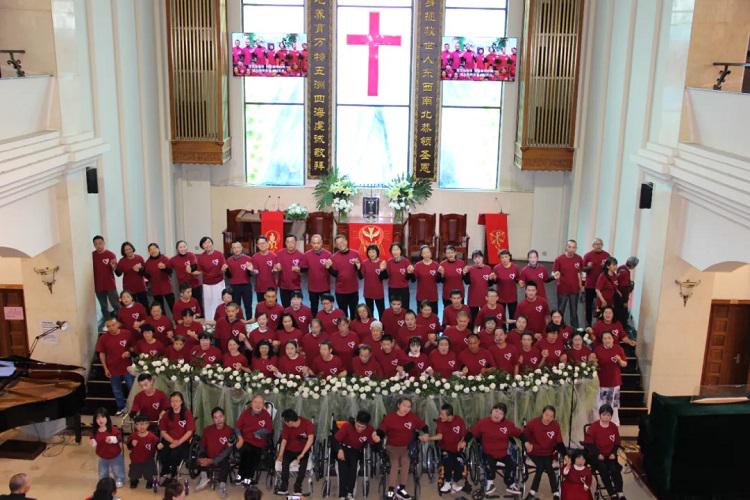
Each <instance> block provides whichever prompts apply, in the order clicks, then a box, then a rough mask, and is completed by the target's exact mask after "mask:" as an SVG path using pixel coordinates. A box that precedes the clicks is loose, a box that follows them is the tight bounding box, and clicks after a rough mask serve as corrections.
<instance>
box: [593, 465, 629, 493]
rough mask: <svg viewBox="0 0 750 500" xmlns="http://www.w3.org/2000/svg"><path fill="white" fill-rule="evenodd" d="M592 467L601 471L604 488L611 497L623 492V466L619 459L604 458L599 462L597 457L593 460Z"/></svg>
mask: <svg viewBox="0 0 750 500" xmlns="http://www.w3.org/2000/svg"><path fill="white" fill-rule="evenodd" d="M591 466H592V467H593V468H594V469H596V470H597V471H599V475H600V476H601V478H602V482H603V483H604V487H605V488H607V493H609V495H610V496H612V495H614V494H616V493H618V492H621V491H622V466H621V465H620V463H619V462H618V461H617V459H614V460H610V459H609V458H606V457H605V458H604V460H599V459H598V458H597V457H593V458H592V459H591Z"/></svg>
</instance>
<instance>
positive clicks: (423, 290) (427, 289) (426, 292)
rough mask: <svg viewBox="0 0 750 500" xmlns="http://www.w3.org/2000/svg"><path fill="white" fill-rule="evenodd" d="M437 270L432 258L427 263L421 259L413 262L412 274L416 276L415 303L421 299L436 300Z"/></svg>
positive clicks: (436, 264)
mask: <svg viewBox="0 0 750 500" xmlns="http://www.w3.org/2000/svg"><path fill="white" fill-rule="evenodd" d="M437 270H438V263H437V262H435V261H434V260H433V261H431V262H430V263H429V264H425V263H424V261H421V260H420V261H419V262H417V263H416V264H414V276H415V277H416V278H417V303H420V302H422V301H423V300H428V301H430V302H437V300H438V289H437V279H438V276H439V274H438V272H437ZM433 312H436V311H433Z"/></svg>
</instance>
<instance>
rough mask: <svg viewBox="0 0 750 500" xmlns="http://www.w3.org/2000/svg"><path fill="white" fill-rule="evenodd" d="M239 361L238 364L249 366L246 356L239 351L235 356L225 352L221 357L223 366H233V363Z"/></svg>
mask: <svg viewBox="0 0 750 500" xmlns="http://www.w3.org/2000/svg"><path fill="white" fill-rule="evenodd" d="M237 363H239V364H240V366H243V367H245V368H250V363H249V362H248V361H247V356H245V355H244V354H242V353H241V352H239V353H237V355H236V356H232V355H231V354H230V353H225V354H224V357H223V358H222V365H224V368H234V365H235V364H237Z"/></svg>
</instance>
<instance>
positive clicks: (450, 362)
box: [448, 360, 456, 368]
mask: <svg viewBox="0 0 750 500" xmlns="http://www.w3.org/2000/svg"><path fill="white" fill-rule="evenodd" d="M448 366H450V367H451V368H453V367H454V366H456V362H455V361H453V360H450V361H448Z"/></svg>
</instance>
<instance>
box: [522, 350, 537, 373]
mask: <svg viewBox="0 0 750 500" xmlns="http://www.w3.org/2000/svg"><path fill="white" fill-rule="evenodd" d="M518 363H519V365H520V368H521V370H520V371H521V373H526V372H529V371H533V370H536V369H537V368H539V365H541V363H542V354H541V353H540V352H539V350H538V349H537V348H535V347H532V348H531V350H530V351H528V352H527V351H524V350H523V349H519V351H518Z"/></svg>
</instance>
